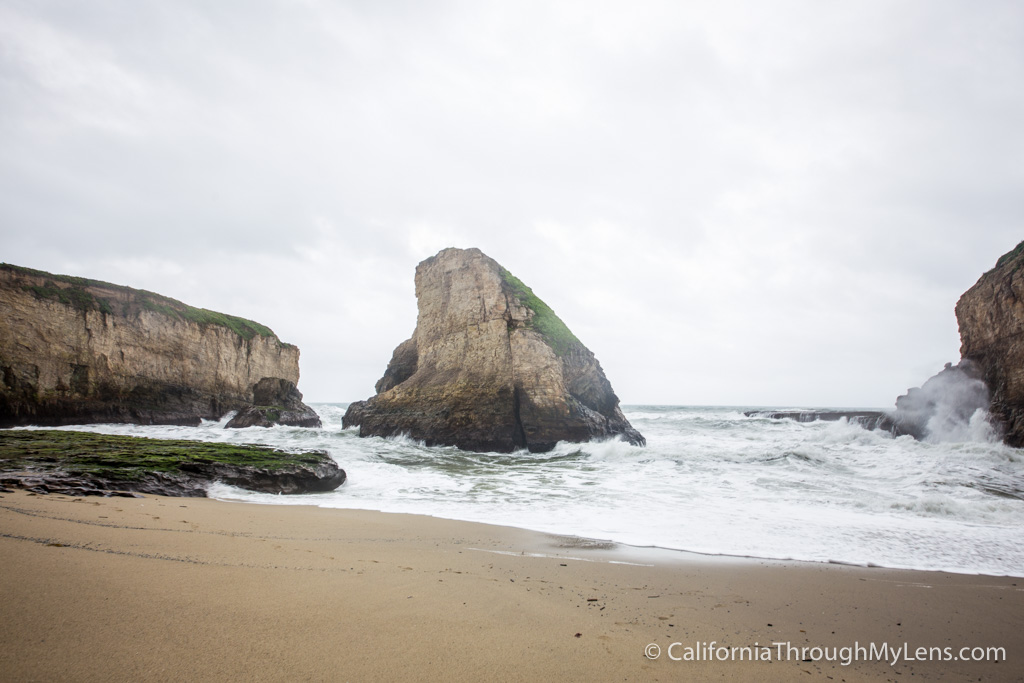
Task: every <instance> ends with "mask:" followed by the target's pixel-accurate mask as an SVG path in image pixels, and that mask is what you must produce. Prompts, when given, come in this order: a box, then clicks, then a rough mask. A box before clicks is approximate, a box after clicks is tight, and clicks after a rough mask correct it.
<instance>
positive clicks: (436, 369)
mask: <svg viewBox="0 0 1024 683" xmlns="http://www.w3.org/2000/svg"><path fill="white" fill-rule="evenodd" d="M416 299H417V302H418V306H419V314H418V316H417V321H416V330H415V331H414V332H413V335H412V338H411V339H409V340H407V341H405V342H403V343H402V344H400V345H399V346H398V348H396V349H395V351H394V355H393V357H392V358H391V362H390V363H389V364H388V367H387V370H386V371H385V372H384V376H383V377H382V378H381V379H380V381H379V382H377V386H376V390H377V394H376V395H375V396H373V397H371V398H370V399H368V400H366V401H357V402H356V403H353V404H352V405H351V406H349V409H348V411H347V412H346V413H345V418H344V425H345V427H350V426H354V425H358V426H359V435H360V436H391V435H397V434H407V435H409V436H410V437H412V438H414V439H417V440H421V441H424V442H426V443H427V444H428V445H450V446H458V447H459V448H462V449H465V450H473V451H496V452H503V453H507V452H511V451H513V450H517V449H522V448H526V449H529V450H531V451H534V452H543V451H548V450H551V449H552V448H553V447H554V446H555V444H556V443H558V442H559V441H571V442H582V441H588V440H590V439H593V438H603V437H614V436H621V437H622V438H624V439H625V440H626V441H628V442H629V443H632V444H635V445H643V444H644V443H645V441H644V437H643V436H641V435H640V433H639V432H637V431H636V430H635V429H633V427H632V426H631V425H630V424H629V422H628V421H627V420H626V418H625V417H624V416H623V415H622V411H621V410H619V399H618V397H617V396H616V395H615V392H613V391H612V387H611V384H610V383H609V382H608V379H607V378H606V377H605V376H604V372H603V371H602V370H601V365H600V363H598V362H597V359H596V358H595V357H594V354H593V353H591V352H590V350H589V349H587V347H585V346H584V345H583V344H582V343H581V342H580V340H579V339H577V338H576V337H575V335H573V333H572V332H570V331H569V328H567V327H566V326H565V323H563V322H562V321H561V320H560V319H559V318H558V316H557V315H555V313H554V311H552V310H551V309H550V308H549V307H548V306H547V305H546V304H545V303H544V302H543V301H541V300H540V299H539V298H537V296H536V295H535V294H534V293H533V291H532V290H531V289H530V288H529V287H527V286H526V285H524V284H523V283H522V282H520V281H519V280H518V279H517V278H516V277H515V276H513V275H512V274H511V273H509V272H508V271H507V270H505V269H504V268H502V267H501V266H500V265H499V264H498V263H497V262H496V261H494V260H493V259H491V258H489V257H488V256H486V255H485V254H483V253H482V252H481V251H480V250H479V249H445V250H443V251H441V252H440V253H438V254H437V255H436V256H433V257H431V258H428V259H427V260H425V261H423V262H422V263H420V264H419V266H417V267H416Z"/></svg>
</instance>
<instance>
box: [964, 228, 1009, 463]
mask: <svg viewBox="0 0 1024 683" xmlns="http://www.w3.org/2000/svg"><path fill="white" fill-rule="evenodd" d="M956 319H957V324H958V325H959V327H960V342H961V345H960V355H961V357H962V358H964V359H965V360H969V361H971V362H973V363H974V365H975V366H976V367H977V368H978V373H979V374H980V376H981V378H982V379H984V381H985V384H987V385H988V388H989V390H990V391H991V394H992V395H991V405H990V407H989V411H990V413H991V415H992V417H993V418H994V419H995V420H997V421H998V422H999V423H1001V426H1002V427H1003V429H1004V430H1005V436H1004V439H1005V441H1006V443H1008V444H1009V445H1011V446H1016V447H1022V446H1024V242H1021V243H1020V244H1018V245H1017V247H1016V248H1015V249H1013V250H1012V251H1010V252H1009V253H1007V254H1004V255H1003V256H1002V257H1001V258H1000V259H999V260H998V261H997V262H996V265H995V267H994V268H993V269H992V270H990V271H988V272H987V273H985V274H984V275H982V276H981V278H980V279H979V280H978V282H977V283H975V285H974V286H973V287H971V288H970V289H969V290H967V291H966V292H964V294H963V296H961V297H960V300H959V301H957V304H956Z"/></svg>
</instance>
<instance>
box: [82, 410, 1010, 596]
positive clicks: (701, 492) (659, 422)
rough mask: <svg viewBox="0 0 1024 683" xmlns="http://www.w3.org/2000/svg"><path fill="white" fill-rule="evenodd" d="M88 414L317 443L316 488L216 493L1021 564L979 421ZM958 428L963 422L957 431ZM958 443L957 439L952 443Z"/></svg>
mask: <svg viewBox="0 0 1024 683" xmlns="http://www.w3.org/2000/svg"><path fill="white" fill-rule="evenodd" d="M313 408H314V409H315V410H316V411H317V412H318V413H319V414H320V416H321V418H322V419H323V423H324V427H323V428H322V429H302V428H291V427H274V428H271V429H262V428H259V427H253V428H249V429H242V430H231V429H224V428H223V423H224V421H223V420H222V421H221V422H209V423H204V424H203V425H202V426H200V427H198V428H191V427H164V426H136V425H90V426H88V427H67V428H66V429H88V430H91V431H100V432H104V433H115V434H132V435H137V436H149V437H157V438H185V439H196V440H204V441H221V442H235V443H259V444H267V445H271V446H275V447H278V448H284V449H291V450H299V449H325V450H327V451H328V452H329V453H330V454H331V456H332V457H333V458H334V459H335V460H336V461H337V462H338V463H339V464H340V465H341V466H342V467H343V468H345V470H346V471H347V473H348V477H349V479H348V482H347V483H346V484H345V485H344V486H342V487H341V488H340V489H338V490H337V491H335V492H332V493H323V494H315V495H306V496H273V495H266V494H256V493H249V492H246V491H242V490H240V489H235V488H231V487H228V486H222V485H218V486H216V487H215V488H214V489H213V491H212V492H211V493H212V495H214V496H215V497H217V498H221V499H225V500H240V501H250V502H254V503H270V504H282V505H286V504H307V505H308V504H313V505H320V506H323V507H335V508H360V509H372V510H382V511H386V512H408V513H416V514H426V515H433V516H437V517H446V518H451V519H461V520H469V521H478V522H488V523H492V524H504V525H511V526H517V527H524V528H529V529H536V530H540V531H548V532H552V533H558V534H574V535H579V536H585V537H591V538H598V539H607V540H612V541H617V542H620V543H626V544H631V545H637V546H658V547H663V548H673V549H679V550H688V551H694V552H700V553H709V554H723V555H743V556H752V557H763V558H777V559H797V560H811V561H817V562H842V563H851V564H860V565H880V566H886V567H903V568H911V569H934V570H945V571H953V572H961V573H985V574H997V575H1014V576H1024V464H1022V457H1021V456H1022V455H1024V451H1018V450H1016V449H1012V448H1008V447H1006V446H1004V445H1002V444H1000V443H997V442H994V440H993V438H994V437H993V435H992V433H991V430H987V429H985V428H983V427H984V425H981V426H979V425H978V424H974V425H968V428H965V429H962V430H959V431H957V432H955V434H953V436H955V438H957V439H960V440H956V441H943V442H938V443H930V442H929V443H926V442H918V441H915V440H913V439H912V438H910V437H899V438H893V437H892V436H890V435H889V434H887V433H884V432H874V431H868V430H866V429H863V428H861V427H859V426H857V425H854V424H848V423H846V422H845V421H840V422H815V423H807V424H801V423H797V422H793V421H788V420H771V419H766V418H756V417H754V418H751V417H745V416H744V415H743V410H744V409H743V408H709V407H667V406H646V407H631V408H630V407H626V409H625V412H626V417H627V418H628V419H629V421H630V422H631V423H632V424H633V426H634V427H636V428H637V429H638V430H639V431H640V432H641V433H642V434H644V436H646V437H647V441H648V445H647V447H646V448H636V447H633V446H629V445H627V444H624V443H621V442H603V443H588V444H559V446H558V447H557V448H556V449H555V450H554V451H552V452H550V453H545V454H531V453H525V452H522V453H514V454H506V455H502V454H493V453H491V454H480V453H467V452H463V451H459V450H457V449H454V448H426V447H424V446H422V445H421V444H418V443H416V442H414V441H411V440H409V439H404V438H395V439H380V438H370V439H360V438H358V436H357V435H356V433H355V431H354V430H347V431H345V430H342V429H341V416H342V414H343V413H344V408H345V406H344V404H314V405H313ZM972 427H973V428H972ZM966 439H973V440H966Z"/></svg>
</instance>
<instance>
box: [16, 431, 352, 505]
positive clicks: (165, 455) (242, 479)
mask: <svg viewBox="0 0 1024 683" xmlns="http://www.w3.org/2000/svg"><path fill="white" fill-rule="evenodd" d="M215 482H222V483H225V484H230V485H232V486H238V487H240V488H244V489H249V490H251V491H260V492H262V493H275V494H294V493H320V492H324V491H333V490H334V489H336V488H338V487H339V486H341V485H342V484H343V483H344V482H345V470H343V469H341V468H339V467H338V464H337V463H336V462H334V460H332V459H331V457H330V456H329V455H328V454H327V453H325V452H324V451H310V452H306V453H285V452H283V451H278V450H274V449H272V448H267V447H265V446H239V445H236V444H223V443H203V442H198V441H174V440H169V439H144V438H139V437H133V436H114V435H110V434H93V433H89V432H73V431H66V430H34V429H24V430H23V429H17V430H3V431H0V487H3V486H17V487H19V488H24V489H28V490H30V491H33V492H35V493H62V494H65V495H71V496H92V495H96V496H110V495H124V494H123V493H118V492H125V491H136V492H140V493H152V494H155V495H160V496H189V497H204V496H206V492H207V489H208V488H209V487H210V486H211V485H212V484H213V483H215ZM0 490H2V488H0Z"/></svg>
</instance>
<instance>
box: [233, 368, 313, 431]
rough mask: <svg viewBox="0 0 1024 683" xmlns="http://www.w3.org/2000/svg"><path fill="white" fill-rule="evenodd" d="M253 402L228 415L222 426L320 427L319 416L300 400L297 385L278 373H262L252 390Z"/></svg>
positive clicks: (300, 395) (300, 396)
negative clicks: (276, 375)
mask: <svg viewBox="0 0 1024 683" xmlns="http://www.w3.org/2000/svg"><path fill="white" fill-rule="evenodd" d="M252 396H253V398H252V400H253V405H251V406H246V407H245V408H242V409H241V410H240V411H238V414H237V415H235V416H234V417H233V418H231V419H230V420H229V421H228V423H227V424H226V425H224V427H225V429H235V428H241V427H272V426H273V425H276V424H279V425H288V426H290V427H320V426H321V424H320V416H319V415H317V414H316V413H315V412H314V411H313V409H312V408H310V407H309V406H307V405H306V404H305V403H303V402H302V394H301V393H300V392H299V390H298V388H297V387H296V386H295V385H294V384H293V383H291V382H289V381H288V380H286V379H281V378H280V377H264V378H263V379H261V380H260V381H259V382H257V383H256V386H255V387H253V390H252Z"/></svg>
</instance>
